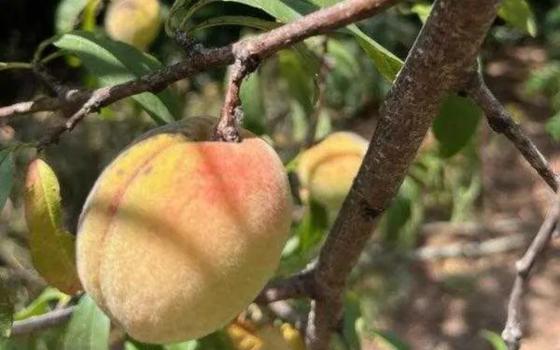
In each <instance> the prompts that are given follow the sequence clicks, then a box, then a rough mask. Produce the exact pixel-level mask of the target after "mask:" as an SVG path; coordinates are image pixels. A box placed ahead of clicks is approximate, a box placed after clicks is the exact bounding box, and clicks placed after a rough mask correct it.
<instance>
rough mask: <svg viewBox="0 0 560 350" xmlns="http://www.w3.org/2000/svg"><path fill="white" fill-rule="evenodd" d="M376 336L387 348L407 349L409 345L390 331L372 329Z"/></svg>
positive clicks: (393, 349) (395, 349)
mask: <svg viewBox="0 0 560 350" xmlns="http://www.w3.org/2000/svg"><path fill="white" fill-rule="evenodd" d="M373 333H374V334H375V336H376V338H378V340H379V341H380V342H381V343H383V345H384V346H385V348H386V349H387V350H409V349H410V347H409V346H408V345H407V344H406V343H405V342H404V341H402V340H401V339H399V337H398V336H396V335H395V334H394V333H392V332H387V331H381V330H374V331H373Z"/></svg>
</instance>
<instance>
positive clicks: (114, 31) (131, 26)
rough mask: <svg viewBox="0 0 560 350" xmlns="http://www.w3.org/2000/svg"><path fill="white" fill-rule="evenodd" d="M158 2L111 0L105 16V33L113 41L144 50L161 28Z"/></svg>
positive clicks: (148, 0) (154, 0) (147, 0)
mask: <svg viewBox="0 0 560 350" xmlns="http://www.w3.org/2000/svg"><path fill="white" fill-rule="evenodd" d="M160 12H161V5H160V3H159V1H158V0H112V1H111V2H110V3H109V6H108V8H107V13H106V15H105V31H106V32H107V34H108V35H109V37H111V38H112V39H113V40H118V41H122V42H125V43H127V44H129V45H132V46H134V47H136V48H137V49H139V50H146V49H147V48H148V46H150V44H151V43H152V42H153V41H154V39H155V38H156V37H157V35H158V33H159V31H160V28H161V14H160Z"/></svg>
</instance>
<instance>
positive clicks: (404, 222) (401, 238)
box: [380, 177, 424, 249]
mask: <svg viewBox="0 0 560 350" xmlns="http://www.w3.org/2000/svg"><path fill="white" fill-rule="evenodd" d="M423 217H424V205H423V202H422V192H421V191H420V187H419V186H418V184H417V183H416V182H414V181H413V180H412V179H411V178H410V177H406V178H405V180H404V182H403V184H402V185H401V188H400V189H399V193H398V194H397V196H396V197H395V199H394V200H393V202H392V203H391V206H390V207H389V209H387V211H386V213H385V215H384V216H383V219H382V224H381V225H380V227H381V231H382V232H383V241H384V243H386V244H387V245H389V246H391V247H392V248H404V249H410V248H412V247H414V246H415V245H416V240H417V233H418V226H419V225H421V224H422V221H423V220H422V219H423Z"/></svg>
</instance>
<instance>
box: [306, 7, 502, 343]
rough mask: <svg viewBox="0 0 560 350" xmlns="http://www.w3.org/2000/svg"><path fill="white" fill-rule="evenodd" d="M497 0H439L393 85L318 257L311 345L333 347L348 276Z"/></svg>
mask: <svg viewBox="0 0 560 350" xmlns="http://www.w3.org/2000/svg"><path fill="white" fill-rule="evenodd" d="M498 4H499V0H438V1H436V2H435V3H434V5H433V9H432V12H431V15H430V17H429V18H428V20H427V22H426V24H425V25H424V27H423V28H422V31H421V32H420V34H419V36H418V38H417V40H416V42H415V44H414V46H413V48H412V49H411V51H410V53H409V55H408V57H407V59H406V62H405V65H404V67H403V68H402V70H401V71H400V73H399V75H398V77H397V79H396V81H395V84H394V85H393V87H392V88H391V91H390V92H389V94H388V96H387V98H386V100H385V102H384V105H383V106H382V109H381V116H380V119H379V122H378V125H377V128H376V130H375V133H374V135H373V137H372V140H371V143H370V146H369V148H368V151H367V153H366V156H365V158H364V161H363V163H362V166H361V167H360V170H359V172H358V175H357V176H356V178H355V180H354V183H353V185H352V188H351V190H350V193H349V194H348V196H347V197H346V199H345V201H344V204H343V206H342V209H341V210H340V212H339V215H338V217H337V218H336V221H335V223H334V226H333V228H332V229H331V231H330V233H329V235H328V237H327V239H326V242H325V244H324V246H323V247H322V249H321V252H320V255H319V261H318V265H317V268H316V270H315V272H314V285H315V290H316V291H317V293H318V295H317V296H316V298H315V300H314V301H313V305H312V313H311V314H310V317H309V320H308V328H307V334H306V338H307V342H308V347H309V349H310V350H324V349H327V348H328V344H329V340H330V335H331V334H332V332H333V331H335V330H336V329H337V327H338V325H339V322H340V319H341V317H342V293H343V291H344V287H345V284H346V280H347V277H348V275H349V273H350V271H351V270H352V268H353V267H354V265H355V264H356V262H357V260H358V257H359V255H360V253H361V252H362V250H363V249H364V246H365V244H366V242H367V240H368V239H369V237H370V235H371V233H372V230H373V228H374V226H375V222H376V219H377V218H378V217H379V216H380V214H381V213H383V211H384V210H385V209H386V208H387V207H388V206H389V204H390V202H391V200H392V199H393V198H394V197H395V195H396V193H397V191H398V189H399V187H400V185H401V183H402V181H403V179H404V177H405V175H406V173H407V171H408V168H409V166H410V164H411V162H412V160H413V159H414V156H415V155H416V152H417V150H418V148H419V146H420V144H421V142H422V140H423V138H424V136H425V135H426V133H427V131H428V129H429V127H430V125H431V124H432V121H433V119H434V117H435V116H436V114H437V110H438V107H439V105H440V103H441V101H442V100H443V98H444V97H445V96H446V95H447V94H448V93H450V92H452V91H456V90H457V89H459V88H460V87H461V86H463V85H464V84H465V81H466V79H468V77H469V75H470V71H471V69H472V66H473V65H474V63H475V60H476V57H477V55H478V52H479V50H480V46H481V44H482V41H483V40H484V37H485V36H486V33H487V31H488V29H489V27H490V25H491V24H492V22H493V21H494V18H495V16H496V12H497V7H498Z"/></svg>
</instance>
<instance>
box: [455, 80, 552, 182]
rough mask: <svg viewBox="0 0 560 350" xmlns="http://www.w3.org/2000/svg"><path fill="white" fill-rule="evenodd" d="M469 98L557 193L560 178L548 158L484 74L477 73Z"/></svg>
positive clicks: (471, 83)
mask: <svg viewBox="0 0 560 350" xmlns="http://www.w3.org/2000/svg"><path fill="white" fill-rule="evenodd" d="M466 90H467V93H468V94H469V96H470V97H471V98H472V99H473V100H474V101H475V102H476V103H477V104H478V105H479V106H480V107H481V108H482V110H483V111H484V113H485V114H486V118H487V119H488V124H489V125H490V127H491V128H492V130H494V131H495V132H497V133H500V134H504V135H505V136H506V137H507V138H508V139H509V140H510V141H511V142H512V143H513V145H514V146H515V147H516V148H517V150H518V151H519V152H520V153H521V154H522V155H523V157H524V158H525V160H526V161H527V162H528V163H529V164H530V165H531V167H533V169H535V170H536V171H537V173H539V175H540V176H541V177H542V178H543V179H544V180H545V181H546V183H547V184H548V185H549V186H550V188H552V189H553V190H554V192H556V191H557V190H558V184H559V181H560V180H559V177H558V175H557V174H555V173H554V171H553V170H552V168H551V167H550V165H549V164H548V161H547V160H546V158H545V157H544V156H543V155H542V153H541V152H540V151H539V149H538V148H537V146H535V144H534V143H533V141H531V139H530V138H529V137H527V135H525V133H524V132H523V129H521V127H520V126H519V124H517V123H516V122H515V121H514V120H513V119H512V118H511V116H510V115H509V113H508V112H507V111H506V109H505V108H504V106H503V105H502V104H501V103H500V101H498V99H496V97H495V96H494V94H493V93H492V91H490V89H488V86H486V83H485V82H484V79H483V77H482V74H481V73H479V72H476V73H474V74H473V79H472V80H471V81H470V83H469V84H468V87H467V89H466Z"/></svg>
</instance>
